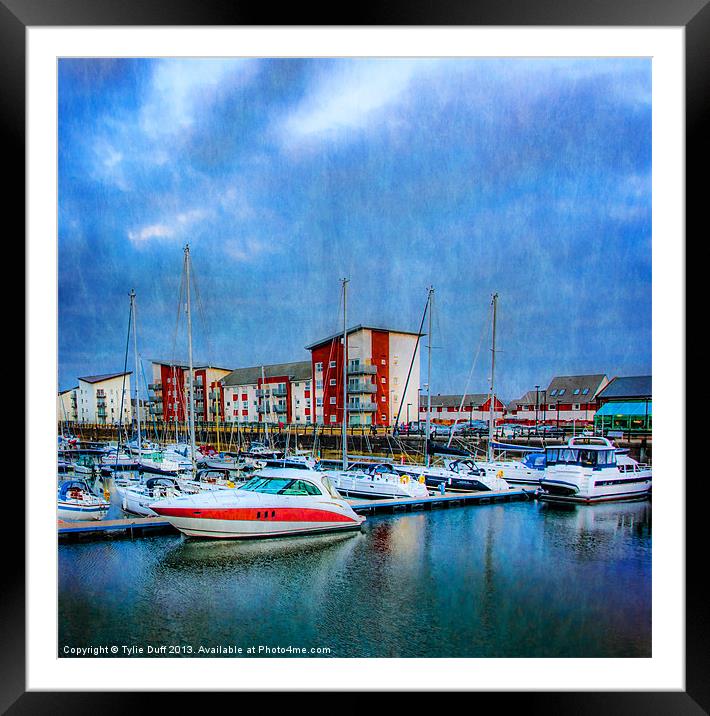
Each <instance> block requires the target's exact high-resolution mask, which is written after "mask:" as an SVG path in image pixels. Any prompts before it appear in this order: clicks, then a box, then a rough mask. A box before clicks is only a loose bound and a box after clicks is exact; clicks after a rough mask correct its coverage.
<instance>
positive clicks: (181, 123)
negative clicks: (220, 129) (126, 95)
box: [139, 58, 257, 138]
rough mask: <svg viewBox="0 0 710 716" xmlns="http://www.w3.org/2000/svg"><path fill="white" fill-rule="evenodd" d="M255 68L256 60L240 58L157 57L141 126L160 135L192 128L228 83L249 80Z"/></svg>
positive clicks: (144, 129)
mask: <svg viewBox="0 0 710 716" xmlns="http://www.w3.org/2000/svg"><path fill="white" fill-rule="evenodd" d="M256 67H257V65H256V64H255V63H254V61H253V60H247V59H238V58H237V59H234V58H233V59H211V58H210V59H207V58H205V59H194V58H193V59H161V60H156V62H155V68H154V70H153V75H152V78H151V83H150V89H149V91H148V93H147V96H146V97H145V99H144V101H143V104H142V107H141V109H140V114H139V127H140V129H141V130H142V131H143V132H144V133H145V134H146V135H147V136H149V137H153V138H157V137H160V136H163V135H166V134H175V133H177V132H180V131H184V130H186V129H189V128H191V127H192V126H193V124H194V122H195V119H196V115H197V113H198V111H199V110H201V109H203V108H204V106H205V105H206V104H210V103H212V102H213V101H214V100H215V98H217V97H218V96H219V95H220V94H221V93H222V92H224V89H225V85H231V86H232V87H233V86H235V85H238V84H243V83H245V82H247V81H248V80H249V79H251V77H252V76H253V74H254V71H255V70H256Z"/></svg>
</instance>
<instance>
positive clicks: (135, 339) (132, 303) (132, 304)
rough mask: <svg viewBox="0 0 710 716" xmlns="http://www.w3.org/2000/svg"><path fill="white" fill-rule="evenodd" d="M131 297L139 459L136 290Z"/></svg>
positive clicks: (139, 413)
mask: <svg viewBox="0 0 710 716" xmlns="http://www.w3.org/2000/svg"><path fill="white" fill-rule="evenodd" d="M128 295H129V296H130V297H131V311H133V353H134V355H135V359H136V425H137V427H138V460H140V459H141V447H142V445H143V440H142V439H141V409H140V403H139V394H138V383H139V377H138V337H137V333H136V323H137V321H136V292H135V291H134V290H133V289H131V292H130V294H128Z"/></svg>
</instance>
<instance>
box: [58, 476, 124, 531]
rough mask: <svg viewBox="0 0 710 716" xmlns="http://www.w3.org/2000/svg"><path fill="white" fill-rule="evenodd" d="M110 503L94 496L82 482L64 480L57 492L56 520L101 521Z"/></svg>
mask: <svg viewBox="0 0 710 716" xmlns="http://www.w3.org/2000/svg"><path fill="white" fill-rule="evenodd" d="M110 506H111V505H110V503H109V502H107V501H106V500H104V499H103V498H101V497H98V496H97V495H95V494H94V493H93V492H91V490H90V489H89V486H88V485H87V484H86V482H84V480H65V481H64V482H62V483H61V484H60V485H59V488H58V490H57V518H58V519H60V520H64V521H65V522H67V521H72V520H102V519H103V518H104V517H106V515H107V514H108V510H109V507H110Z"/></svg>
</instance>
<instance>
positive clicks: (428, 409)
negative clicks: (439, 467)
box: [417, 286, 434, 467]
mask: <svg viewBox="0 0 710 716" xmlns="http://www.w3.org/2000/svg"><path fill="white" fill-rule="evenodd" d="M427 303H428V305H427V310H428V311H429V329H428V331H429V342H428V346H427V378H426V381H427V386H426V394H427V397H426V435H425V436H424V464H425V465H426V466H427V467H429V432H430V431H431V341H432V335H431V330H432V328H431V326H432V321H431V313H432V307H433V305H434V287H433V286H430V287H429V300H428V302H427ZM418 407H419V406H417V408H418Z"/></svg>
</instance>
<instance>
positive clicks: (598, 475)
mask: <svg viewBox="0 0 710 716" xmlns="http://www.w3.org/2000/svg"><path fill="white" fill-rule="evenodd" d="M545 460H546V467H545V471H544V473H543V476H542V479H541V480H540V491H539V493H538V497H539V499H541V500H547V501H551V502H582V503H594V502H609V501H611V500H638V499H644V498H646V497H648V496H649V495H650V494H651V468H650V466H649V465H646V464H644V463H639V462H637V461H636V460H634V459H633V458H631V457H629V456H628V455H626V454H623V453H619V451H618V450H617V449H616V448H615V447H614V444H613V443H612V442H611V441H610V440H608V439H607V438H602V437H588V436H585V437H576V438H570V440H569V442H568V444H567V445H566V446H560V447H550V448H547V450H546V451H545Z"/></svg>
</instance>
